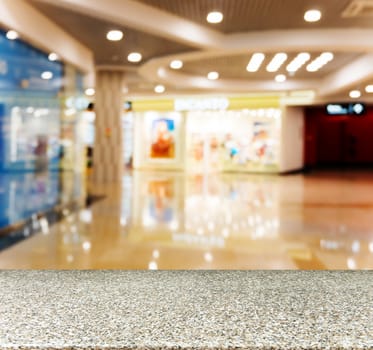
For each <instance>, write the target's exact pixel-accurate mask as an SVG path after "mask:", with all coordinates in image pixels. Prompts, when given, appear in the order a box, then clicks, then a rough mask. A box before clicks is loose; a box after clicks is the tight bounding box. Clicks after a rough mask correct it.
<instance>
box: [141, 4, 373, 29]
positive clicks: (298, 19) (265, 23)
mask: <svg viewBox="0 0 373 350" xmlns="http://www.w3.org/2000/svg"><path fill="white" fill-rule="evenodd" d="M138 1H139V2H141V3H144V4H147V5H150V6H153V7H156V8H158V9H161V10H164V11H167V12H170V13H172V14H175V15H177V16H180V17H183V18H187V19H188V20H191V21H193V22H196V23H199V24H202V25H204V26H208V27H210V28H213V29H216V30H219V31H221V32H223V33H235V32H246V31H251V30H270V29H291V28H309V27H310V25H309V23H306V22H304V21H303V16H302V15H300V14H303V13H304V12H305V11H306V10H308V9H310V8H316V9H319V10H321V11H322V12H323V14H324V16H323V18H322V20H321V21H320V22H318V23H313V24H312V28H337V27H354V26H357V25H358V26H363V27H370V28H372V27H373V21H372V20H371V18H363V19H361V18H342V17H341V15H342V12H343V11H344V10H345V8H346V7H347V6H348V5H349V3H350V0H138ZM215 10H218V11H220V12H222V13H223V14H224V20H223V22H222V23H220V24H208V23H206V15H207V14H208V13H209V12H210V11H215Z"/></svg>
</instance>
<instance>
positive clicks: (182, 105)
mask: <svg viewBox="0 0 373 350" xmlns="http://www.w3.org/2000/svg"><path fill="white" fill-rule="evenodd" d="M228 107H229V100H228V99H227V98H223V97H216V98H203V99H202V98H201V99H194V98H186V99H181V98H178V99H175V101H174V108H175V111H217V110H218V111H219V110H226V109H228Z"/></svg>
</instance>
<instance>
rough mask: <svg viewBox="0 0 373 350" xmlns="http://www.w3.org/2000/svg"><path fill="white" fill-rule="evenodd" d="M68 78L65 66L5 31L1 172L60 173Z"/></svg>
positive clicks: (0, 36) (0, 67)
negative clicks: (64, 88)
mask: <svg viewBox="0 0 373 350" xmlns="http://www.w3.org/2000/svg"><path fill="white" fill-rule="evenodd" d="M45 75H46V76H45ZM63 75H64V66H63V64H62V63H60V62H51V61H49V60H48V55H47V54H46V53H43V52H41V51H39V50H37V49H35V48H33V47H32V46H30V45H28V44H27V43H25V42H22V41H21V40H9V39H7V37H6V34H5V32H3V31H0V128H1V129H0V171H2V172H4V171H10V172H12V171H35V170H40V168H45V169H48V168H49V169H50V168H58V163H59V153H60V152H59V149H60V144H59V143H60V142H59V135H60V116H61V107H60V98H59V93H60V91H61V90H62V84H63ZM43 76H44V78H46V77H47V78H49V79H43Z"/></svg>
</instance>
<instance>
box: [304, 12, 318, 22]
mask: <svg viewBox="0 0 373 350" xmlns="http://www.w3.org/2000/svg"><path fill="white" fill-rule="evenodd" d="M320 19H321V11H319V10H315V9H312V10H308V11H306V12H305V13H304V20H305V21H306V22H318V21H320Z"/></svg>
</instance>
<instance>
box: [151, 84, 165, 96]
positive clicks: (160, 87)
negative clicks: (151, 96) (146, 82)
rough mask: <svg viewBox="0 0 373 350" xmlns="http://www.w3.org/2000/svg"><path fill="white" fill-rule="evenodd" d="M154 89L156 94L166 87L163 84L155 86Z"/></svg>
mask: <svg viewBox="0 0 373 350" xmlns="http://www.w3.org/2000/svg"><path fill="white" fill-rule="evenodd" d="M154 91H155V92H156V93H157V94H161V93H163V92H165V91H166V88H165V87H164V85H157V86H156V87H155V88H154Z"/></svg>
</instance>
